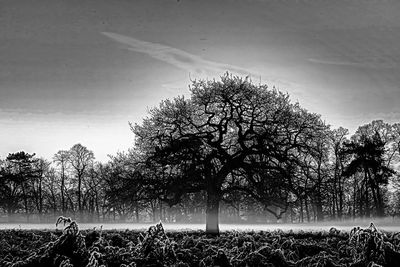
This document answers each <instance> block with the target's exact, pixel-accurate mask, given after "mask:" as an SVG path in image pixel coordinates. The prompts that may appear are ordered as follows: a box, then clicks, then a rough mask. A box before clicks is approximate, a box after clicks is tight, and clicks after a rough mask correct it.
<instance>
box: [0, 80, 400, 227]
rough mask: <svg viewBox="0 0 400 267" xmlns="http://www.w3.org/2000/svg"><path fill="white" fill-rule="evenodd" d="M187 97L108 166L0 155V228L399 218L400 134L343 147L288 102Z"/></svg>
mask: <svg viewBox="0 0 400 267" xmlns="http://www.w3.org/2000/svg"><path fill="white" fill-rule="evenodd" d="M190 90H191V93H192V95H191V98H189V99H185V98H183V97H177V98H175V99H173V100H165V101H162V102H161V104H160V106H159V107H157V108H154V109H152V110H150V112H149V117H147V118H146V119H144V120H143V122H142V124H140V125H139V124H137V125H131V128H132V131H133V132H134V134H135V142H136V143H135V146H134V147H132V148H129V149H127V152H124V153H118V154H117V155H114V156H110V159H109V161H108V162H107V163H100V162H96V161H95V157H94V154H93V152H92V151H90V150H89V149H88V148H86V147H85V146H83V145H81V144H76V145H74V146H73V147H71V148H70V149H68V150H62V151H58V152H57V153H56V154H55V155H54V157H53V158H52V159H43V158H40V157H37V156H36V155H35V154H29V153H26V152H24V151H21V152H16V153H11V154H9V155H8V156H7V157H6V158H4V159H2V160H1V161H0V165H1V168H0V212H2V214H3V217H2V219H1V220H3V221H4V220H14V219H16V218H21V216H26V217H25V218H26V220H34V221H38V220H42V221H46V218H47V219H48V218H51V217H53V216H58V215H61V214H62V215H66V216H72V217H75V218H79V220H80V221H114V220H118V221H137V222H143V221H158V220H160V219H161V220H162V221H166V222H204V220H205V219H206V218H207V223H210V225H211V227H213V225H214V226H215V225H217V224H218V219H217V220H216V221H215V220H214V221H213V218H214V217H215V216H217V218H218V214H219V218H220V220H221V221H224V222H236V223H237V222H251V223H253V222H272V221H277V220H280V221H286V222H305V221H323V220H325V219H349V218H358V217H363V218H370V217H383V216H395V215H396V214H398V213H399V212H400V187H399V174H398V172H397V171H396V167H398V166H399V163H400V158H399V155H400V123H395V124H389V123H385V122H384V121H382V120H376V121H372V122H371V123H369V124H366V125H363V126H360V127H359V128H358V130H357V131H356V132H355V134H354V135H352V136H349V132H348V130H347V129H344V128H338V129H331V127H329V126H328V125H326V124H325V122H323V121H322V120H321V118H320V116H319V115H318V114H313V113H309V112H308V111H307V110H305V109H303V108H301V107H300V106H299V105H298V104H292V103H290V101H289V97H288V95H287V94H283V93H281V92H279V91H278V90H276V89H269V88H267V87H266V86H261V85H259V86H256V85H254V84H252V83H251V82H250V81H248V80H247V79H245V80H243V79H240V78H238V77H231V76H229V75H226V76H224V77H222V79H221V81H219V82H217V81H209V82H206V81H194V82H193V84H192V86H191V89H190ZM28 215H29V216H28ZM207 216H209V217H207ZM214 219H215V218H214ZM51 220H53V218H51Z"/></svg>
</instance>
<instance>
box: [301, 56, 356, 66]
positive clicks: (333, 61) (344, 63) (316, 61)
mask: <svg viewBox="0 0 400 267" xmlns="http://www.w3.org/2000/svg"><path fill="white" fill-rule="evenodd" d="M308 61H310V62H313V63H318V64H328V65H339V66H364V64H361V63H357V62H350V61H335V60H324V59H315V58H309V59H308Z"/></svg>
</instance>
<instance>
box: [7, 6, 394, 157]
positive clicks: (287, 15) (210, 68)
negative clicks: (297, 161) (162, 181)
mask: <svg viewBox="0 0 400 267" xmlns="http://www.w3.org/2000/svg"><path fill="white" fill-rule="evenodd" d="M398 14H400V2H399V1H397V0H385V1H374V0H359V1H348V0H336V1H328V0H297V1H277V0H257V1H256V0H254V1H253V0H243V1H239V0H218V1H211V0H209V1H207V0H203V1H195V0H180V1H176V0H157V1H156V0H141V1H139V0H137V1H131V0H116V1H107V0H86V1H78V0H69V1H61V0H38V1H34V2H33V1H30V0H19V1H13V0H4V1H2V3H1V16H0V25H2V27H0V140H1V143H0V144H1V145H0V158H4V157H6V156H7V154H8V153H12V152H16V151H20V150H25V151H26V152H29V153H33V152H35V153H36V154H37V155H38V156H43V157H45V158H48V159H51V157H52V155H53V154H55V153H56V152H57V151H58V150H61V149H69V148H70V147H71V146H72V145H74V144H76V143H82V144H83V145H85V146H87V147H88V148H89V149H91V150H93V151H94V153H95V156H96V159H97V160H100V161H106V160H107V154H115V153H116V152H117V151H123V150H126V149H128V148H129V147H131V146H132V144H133V138H134V137H133V134H132V133H131V132H130V129H129V125H128V121H131V122H133V123H140V122H141V120H142V118H143V117H144V116H145V115H146V112H147V109H148V108H150V107H152V106H154V105H156V104H158V103H159V102H160V101H161V100H162V99H165V98H171V97H174V96H176V95H180V94H187V93H188V89H187V86H188V84H189V83H190V79H194V78H199V77H202V78H204V77H208V78H218V77H219V76H220V75H222V74H223V73H224V72H225V71H230V72H232V73H234V74H238V75H241V76H245V75H250V76H251V77H252V79H253V81H254V82H257V83H258V82H259V81H260V80H261V82H262V83H267V84H268V85H270V86H271V87H272V86H274V85H275V86H277V87H278V88H280V89H281V90H282V91H287V92H288V93H289V94H290V95H291V98H292V100H293V101H299V102H300V104H301V105H302V106H304V107H306V108H307V109H309V110H310V111H313V112H317V113H320V114H322V116H323V118H324V119H325V120H326V122H327V123H329V124H331V125H332V126H333V127H338V126H343V127H346V128H348V129H349V130H350V131H351V132H354V131H355V129H356V128H357V127H358V126H360V125H362V124H365V123H368V122H370V121H371V120H373V119H383V120H385V121H387V122H399V121H400V106H399V105H398V103H399V100H400V65H399V64H400V45H399V44H400V17H399V16H398Z"/></svg>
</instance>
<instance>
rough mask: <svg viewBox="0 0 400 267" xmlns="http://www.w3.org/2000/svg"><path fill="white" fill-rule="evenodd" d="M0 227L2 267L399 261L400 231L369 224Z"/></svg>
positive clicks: (62, 221) (63, 220)
mask: <svg viewBox="0 0 400 267" xmlns="http://www.w3.org/2000/svg"><path fill="white" fill-rule="evenodd" d="M57 224H64V225H65V228H64V230H63V231H60V230H56V231H29V230H3V231H0V266H13V267H16V266H18V267H22V266H60V267H67V266H68V267H73V266H82V267H84V266H86V267H89V266H124V267H125V266H180V267H184V266H204V267H205V266H221V267H227V266H243V267H245V266H398V265H397V264H398V262H400V253H399V252H398V251H399V250H400V233H389V232H381V231H379V230H378V229H377V228H376V227H375V226H374V225H373V224H372V223H371V225H370V227H368V228H365V229H362V228H360V227H356V228H354V229H353V230H352V231H350V232H343V231H340V230H338V229H335V228H331V229H330V231H323V232H303V231H299V232H296V233H295V232H293V231H287V232H283V231H279V230H277V231H272V232H263V231H261V232H235V231H231V232H223V233H221V234H220V236H218V237H215V236H213V237H210V236H208V235H206V234H205V232H203V231H197V232H168V233H166V232H165V231H164V228H163V226H162V224H161V223H159V224H157V225H155V226H151V227H150V228H149V229H148V230H147V231H145V232H143V233H142V232H139V231H128V230H126V231H103V230H102V229H92V230H85V231H80V230H79V228H78V224H77V223H76V222H75V221H73V220H71V219H69V218H65V217H60V218H59V219H58V220H57Z"/></svg>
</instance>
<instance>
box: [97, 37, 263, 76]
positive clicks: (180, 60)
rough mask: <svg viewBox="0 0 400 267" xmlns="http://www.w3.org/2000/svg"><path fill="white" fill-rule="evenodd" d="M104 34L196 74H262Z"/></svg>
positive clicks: (134, 49) (180, 51)
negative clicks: (227, 72)
mask: <svg viewBox="0 0 400 267" xmlns="http://www.w3.org/2000/svg"><path fill="white" fill-rule="evenodd" d="M102 34H104V35H106V36H107V37H109V38H111V39H113V40H115V41H117V42H119V43H123V44H126V45H127V46H128V47H127V49H129V50H132V51H135V52H139V53H144V54H147V55H149V56H151V57H153V58H155V59H158V60H161V61H164V62H166V63H169V64H171V65H173V66H175V67H177V68H180V69H183V70H186V71H188V72H192V73H194V74H199V75H202V74H213V75H215V73H220V74H222V73H223V72H226V71H229V72H232V73H234V74H238V75H246V76H247V75H250V76H253V77H259V76H260V74H258V73H254V72H250V71H248V70H246V69H244V68H241V67H238V66H234V65H229V64H223V63H218V62H214V61H210V60H206V59H203V58H202V57H200V56H197V55H193V54H190V53H188V52H186V51H183V50H181V49H177V48H174V47H170V46H166V45H162V44H158V43H151V42H146V41H142V40H139V39H135V38H132V37H128V36H124V35H121V34H117V33H111V32H102Z"/></svg>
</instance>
